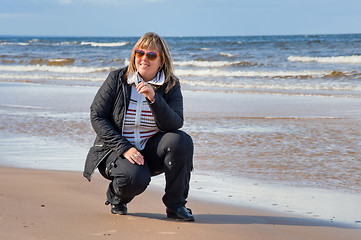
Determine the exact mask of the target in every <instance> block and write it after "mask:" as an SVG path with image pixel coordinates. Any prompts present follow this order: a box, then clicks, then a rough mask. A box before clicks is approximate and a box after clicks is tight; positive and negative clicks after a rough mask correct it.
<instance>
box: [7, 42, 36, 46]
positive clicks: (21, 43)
mask: <svg viewBox="0 0 361 240" xmlns="http://www.w3.org/2000/svg"><path fill="white" fill-rule="evenodd" d="M29 44H30V43H25V42H0V45H17V46H28V45H29Z"/></svg>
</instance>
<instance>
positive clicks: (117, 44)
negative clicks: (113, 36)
mask: <svg viewBox="0 0 361 240" xmlns="http://www.w3.org/2000/svg"><path fill="white" fill-rule="evenodd" d="M128 44H130V42H110V43H101V42H81V43H80V45H90V46H92V47H122V46H125V45H128Z"/></svg>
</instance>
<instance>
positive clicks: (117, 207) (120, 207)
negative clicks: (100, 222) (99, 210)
mask: <svg viewBox="0 0 361 240" xmlns="http://www.w3.org/2000/svg"><path fill="white" fill-rule="evenodd" d="M110 212H111V213H113V214H120V215H127V213H128V208H127V204H125V203H124V204H112V205H111V206H110Z"/></svg>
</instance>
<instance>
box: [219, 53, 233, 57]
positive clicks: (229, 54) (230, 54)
mask: <svg viewBox="0 0 361 240" xmlns="http://www.w3.org/2000/svg"><path fill="white" fill-rule="evenodd" d="M219 55H221V56H224V57H229V58H233V57H234V54H232V53H226V52H221V53H219Z"/></svg>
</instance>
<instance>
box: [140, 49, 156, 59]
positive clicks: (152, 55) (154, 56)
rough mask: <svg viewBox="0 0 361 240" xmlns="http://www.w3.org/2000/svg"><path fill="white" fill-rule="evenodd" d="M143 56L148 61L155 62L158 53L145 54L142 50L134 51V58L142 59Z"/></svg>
mask: <svg viewBox="0 0 361 240" xmlns="http://www.w3.org/2000/svg"><path fill="white" fill-rule="evenodd" d="M144 54H145V55H146V56H147V58H148V59H149V60H150V61H153V60H155V59H156V58H157V57H158V56H159V53H155V52H147V54H146V53H145V52H144V51H143V50H135V56H136V57H137V58H142V57H143V56H144Z"/></svg>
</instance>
